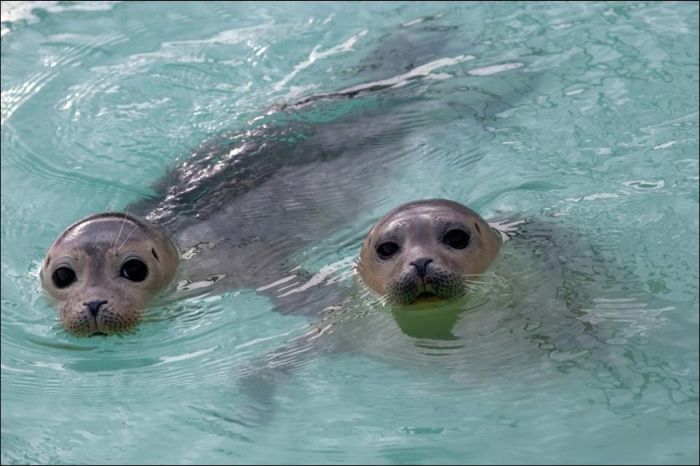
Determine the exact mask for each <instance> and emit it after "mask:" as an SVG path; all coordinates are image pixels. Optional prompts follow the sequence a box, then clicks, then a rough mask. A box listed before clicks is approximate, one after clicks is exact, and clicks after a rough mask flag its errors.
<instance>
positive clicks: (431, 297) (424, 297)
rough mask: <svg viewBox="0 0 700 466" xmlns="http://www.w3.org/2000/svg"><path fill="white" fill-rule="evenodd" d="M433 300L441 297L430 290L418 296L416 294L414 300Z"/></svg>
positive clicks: (440, 299)
mask: <svg viewBox="0 0 700 466" xmlns="http://www.w3.org/2000/svg"><path fill="white" fill-rule="evenodd" d="M433 301H442V298H441V297H440V296H438V295H436V294H435V293H433V292H431V291H424V292H422V293H421V294H419V295H418V296H416V299H415V301H414V302H433Z"/></svg>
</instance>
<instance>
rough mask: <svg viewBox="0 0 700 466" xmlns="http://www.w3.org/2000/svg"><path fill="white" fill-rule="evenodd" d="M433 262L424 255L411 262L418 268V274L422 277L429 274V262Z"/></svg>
mask: <svg viewBox="0 0 700 466" xmlns="http://www.w3.org/2000/svg"><path fill="white" fill-rule="evenodd" d="M431 262H433V260H432V259H431V258H428V257H422V258H420V259H416V260H414V261H413V262H411V265H412V266H414V267H415V268H416V272H418V276H419V277H420V278H422V279H425V275H426V274H427V270H428V264H430V263H431Z"/></svg>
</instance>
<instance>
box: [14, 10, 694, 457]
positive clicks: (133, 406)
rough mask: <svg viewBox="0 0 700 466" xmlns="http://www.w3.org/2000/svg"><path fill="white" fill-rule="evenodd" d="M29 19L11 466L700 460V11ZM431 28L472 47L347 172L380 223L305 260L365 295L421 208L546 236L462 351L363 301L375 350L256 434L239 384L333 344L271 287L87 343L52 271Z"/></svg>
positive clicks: (343, 234)
mask: <svg viewBox="0 0 700 466" xmlns="http://www.w3.org/2000/svg"><path fill="white" fill-rule="evenodd" d="M2 8H3V20H2V21H3V22H2V335H1V336H2V456H1V458H2V462H3V464H5V463H7V464H16V463H53V464H71V463H105V464H123V463H208V464H215V463H250V462H254V463H290V462H297V463H350V462H353V463H354V462H360V463H370V462H374V463H551V464H560V463H654V464H656V463H664V464H669V463H673V464H675V463H684V464H697V463H698V308H699V304H698V302H699V301H698V275H699V274H698V228H699V227H698V139H699V136H698V6H697V3H650V2H632V3H624V4H622V3H575V4H563V3H555V4H550V3H524V4H517V3H510V2H509V3H507V4H498V3H491V2H489V3H483V4H441V3H433V2H430V3H427V2H425V3H423V4H419V3H418V2H416V3H410V4H408V3H407V4H401V3H380V4H375V3H367V4H361V5H350V4H341V3H337V4H336V3H323V4H314V3H307V2H304V3H281V4H276V3H275V4H261V5H258V4H251V3H244V4H238V3H206V4H203V3H179V2H178V3H172V4H168V5H167V6H166V5H164V4H162V3H157V2H154V3H116V2H105V3H100V4H96V3H91V2H76V3H55V2H48V3H47V4H44V5H43V6H41V7H37V8H35V7H33V5H32V4H31V3H25V2H17V3H13V4H9V3H3V7H2ZM412 30H423V31H425V30H429V34H430V37H433V38H434V37H445V38H446V39H445V41H444V42H441V41H440V40H436V41H435V42H434V43H427V44H425V43H424V44H423V45H425V50H422V49H421V50H418V49H413V50H411V51H410V52H408V53H406V57H410V56H412V54H413V55H415V56H418V57H419V58H420V60H422V61H421V62H419V63H411V65H413V66H419V65H423V64H426V63H431V64H433V65H435V64H436V61H438V60H441V59H446V60H444V61H443V62H438V63H441V65H440V66H439V67H438V66H437V65H436V66H435V69H432V70H431V71H429V72H427V73H425V74H423V75H421V76H419V77H418V78H417V79H412V80H410V82H408V83H405V85H403V86H400V87H397V88H395V89H391V90H389V91H378V92H375V93H372V94H368V95H366V96H365V97H364V98H363V99H362V100H360V101H358V102H359V103H357V105H358V106H360V107H362V106H363V105H364V106H371V105H374V104H373V102H374V103H376V102H387V101H388V102H393V103H396V102H399V103H404V102H412V104H411V105H408V106H403V107H400V108H404V110H397V111H396V120H397V121H399V123H401V124H397V125H396V126H397V127H402V125H403V128H404V129H406V128H408V129H409V130H410V131H404V132H403V133H401V134H402V136H401V138H398V137H394V136H396V134H398V133H397V132H398V131H399V130H398V129H396V128H394V127H388V126H387V127H386V128H385V129H386V131H385V133H386V134H385V137H384V138H382V132H380V133H379V136H378V142H376V145H377V146H378V147H381V149H382V151H380V152H377V153H378V154H381V157H383V158H381V159H380V162H381V164H380V166H381V167H384V169H386V170H387V171H386V173H387V176H380V177H371V176H366V177H359V178H357V177H348V179H347V180H346V181H345V183H347V184H348V185H350V186H353V185H355V186H356V187H357V189H358V190H361V191H362V192H363V193H365V195H366V199H365V201H364V202H365V204H363V205H362V208H360V209H357V210H358V212H356V213H354V214H353V215H352V216H349V218H347V219H346V220H347V221H346V223H344V224H343V225H339V226H338V227H337V228H335V229H332V228H331V229H328V228H326V229H325V231H322V232H320V231H317V232H316V233H315V234H316V235H318V236H317V237H316V238H313V241H310V242H309V243H308V244H307V245H306V246H304V247H303V248H302V250H300V251H297V252H296V253H295V254H294V256H293V257H294V261H293V262H294V263H293V264H290V265H288V267H289V268H290V269H292V268H293V267H295V266H296V265H297V264H301V265H302V266H303V267H305V268H306V269H308V270H309V271H310V273H312V274H316V275H314V276H316V277H320V278H321V280H319V281H320V284H319V285H317V286H315V287H311V288H310V289H309V293H312V294H311V296H314V295H313V293H322V292H323V290H325V289H326V288H330V287H332V286H341V287H346V288H350V284H351V283H352V281H353V280H354V277H353V273H352V264H353V258H354V257H356V255H357V254H358V252H359V248H360V246H361V242H362V239H363V236H364V234H365V233H366V231H367V230H368V228H369V227H370V226H371V224H372V223H373V222H374V221H376V219H377V218H378V217H379V216H381V215H382V214H383V213H384V212H386V211H387V210H388V209H390V208H392V207H394V206H396V205H398V204H400V203H402V202H406V201H408V200H412V199H418V198H426V197H447V198H451V199H455V200H458V201H460V202H463V203H465V204H467V205H469V206H471V207H473V208H474V209H476V210H477V211H479V212H480V213H481V214H482V215H483V216H484V217H486V218H496V217H498V218H504V217H505V218H527V219H529V220H530V221H531V223H530V224H529V226H527V227H524V233H523V235H522V237H519V238H515V239H513V240H512V241H509V242H507V243H506V244H505V245H504V248H503V250H502V252H501V255H500V258H499V259H498V261H497V262H496V263H495V264H494V265H493V267H492V269H491V276H490V281H491V283H490V285H489V287H487V288H486V290H485V291H483V290H482V291H481V292H478V293H477V294H476V296H474V297H473V298H472V300H471V302H470V304H469V305H468V306H467V307H468V309H467V311H465V312H464V313H462V314H460V316H459V319H458V321H457V323H456V324H455V326H454V328H453V329H452V333H453V334H454V337H455V338H454V339H452V340H441V339H430V338H422V337H421V336H420V335H418V336H416V335H415V334H413V333H412V332H411V331H409V330H407V329H408V327H407V325H406V320H405V319H408V320H410V319H411V318H412V317H411V316H409V317H406V316H403V317H401V316H399V315H395V314H392V313H390V312H388V311H381V310H379V311H376V310H374V311H372V310H367V309H362V308H363V303H362V302H361V300H358V302H357V303H354V304H350V305H348V308H349V311H348V312H349V313H355V314H356V315H354V317H356V318H353V319H350V320H351V322H349V323H346V324H345V325H339V326H337V328H336V330H335V333H334V335H335V336H334V337H333V338H339V339H344V341H345V342H348V341H349V342H350V344H347V343H344V344H342V345H335V351H326V350H325V349H324V348H327V347H328V345H324V344H323V342H320V343H319V346H318V349H317V350H314V349H313V348H312V350H311V351H309V352H307V354H305V355H304V357H303V358H300V359H299V363H298V364H297V365H296V366H295V367H296V370H295V371H294V373H292V374H290V375H288V376H286V377H280V378H279V380H278V381H277V382H276V383H275V384H274V388H275V391H274V395H273V400H274V403H272V405H271V406H272V407H271V408H270V412H271V413H272V414H270V415H269V416H266V417H260V416H258V417H256V416H254V415H251V414H250V412H249V411H247V410H246V407H248V406H250V405H251V400H250V398H251V397H250V394H249V393H247V392H246V391H245V390H244V389H243V388H242V385H241V383H240V380H241V374H242V373H245V371H249V370H251V368H255V367H256V366H260V365H264V364H265V363H264V360H265V355H266V354H269V352H270V351H272V350H274V349H276V348H280V347H284V346H285V345H286V344H288V343H289V342H290V341H291V340H292V339H294V337H296V336H299V335H302V334H303V333H305V332H306V331H307V330H308V328H309V325H310V324H312V323H313V322H314V319H313V317H311V316H301V315H285V314H283V313H280V312H275V311H273V310H272V307H273V305H272V302H271V300H270V297H269V295H266V294H265V293H264V292H256V291H255V290H253V289H236V290H231V291H228V292H226V293H223V294H204V295H201V296H198V297H194V298H189V299H185V300H181V301H178V302H175V303H170V304H167V305H164V306H157V307H155V308H154V309H152V310H151V311H150V312H149V316H148V317H147V319H146V322H144V323H143V325H142V326H141V327H140V328H139V330H138V331H137V332H136V333H134V334H132V335H128V336H123V337H109V338H90V339H78V338H74V337H71V336H70V335H68V334H67V333H65V332H64V331H63V330H62V329H61V327H60V325H59V324H58V322H57V318H56V311H55V309H54V308H53V307H52V306H51V305H50V303H49V302H48V301H47V300H46V298H45V297H44V296H43V294H42V292H41V289H40V288H39V284H38V270H39V267H40V265H41V260H42V258H43V255H44V254H45V252H46V249H47V248H48V246H49V245H50V243H51V241H52V240H53V239H54V238H55V236H56V235H57V234H58V233H59V232H60V231H61V230H62V229H63V228H65V227H66V226H67V225H68V224H70V223H71V222H73V221H75V220H76V219H78V218H80V217H81V216H84V215H87V214H89V213H92V212H98V211H105V210H120V209H123V208H124V207H125V206H127V205H128V204H129V203H130V202H134V201H137V200H139V199H142V198H144V197H146V196H148V195H150V194H151V193H152V190H151V185H152V183H153V182H154V181H155V180H157V179H158V178H159V177H160V176H161V175H162V174H164V173H165V172H166V170H167V169H168V168H169V167H171V166H173V165H175V164H177V163H178V162H179V161H180V162H181V161H182V160H184V158H185V157H187V155H188V151H190V150H191V149H192V148H194V147H196V146H197V144H199V143H200V142H201V141H202V140H205V139H207V138H209V137H211V136H213V135H216V134H218V133H220V132H222V131H227V130H236V129H237V128H245V127H246V125H247V124H248V123H249V122H250V121H251V120H254V119H255V118H257V117H259V116H260V115H263V114H265V112H266V111H268V110H269V109H270V108H273V107H274V106H275V105H279V104H281V103H289V102H294V101H295V100H298V99H300V98H303V97H305V96H309V95H314V94H319V93H326V92H332V91H335V90H338V89H345V88H348V87H351V86H355V85H359V84H362V83H367V82H376V81H377V80H382V79H387V78H391V77H393V76H397V75H401V73H405V72H406V70H407V69H408V68H406V67H404V68H403V69H402V68H401V66H402V65H403V64H402V63H401V61H402V60H403V58H402V57H403V55H402V53H403V52H402V51H401V49H400V48H396V47H391V46H386V45H383V44H387V38H391V37H393V36H392V35H393V34H395V33H396V31H412ZM426 34H427V33H426ZM398 44H399V45H400V44H401V43H400V42H398ZM375 50H379V51H380V52H381V51H383V52H382V53H385V54H387V55H388V56H389V57H386V56H379V58H377V55H376V54H374V51H375ZM373 54H374V55H373ZM368 57H369V58H368ZM372 57H374V58H372ZM391 63H398V64H399V67H398V69H391V67H390V66H388V65H387V66H386V67H385V68H383V66H384V65H386V64H391ZM368 64H369V65H368ZM388 95H390V96H391V99H389V98H388V97H387V96H388ZM314 105H315V104H313V103H312V104H311V105H310V106H309V107H307V108H306V109H300V114H302V113H301V112H303V111H307V110H309V108H310V111H311V112H312V115H314V118H320V119H323V118H326V119H328V120H331V119H333V118H339V117H338V116H337V114H338V113H341V114H342V112H346V111H348V110H347V109H345V107H344V105H345V103H344V102H341V101H339V102H334V101H331V102H324V103H319V104H318V105H319V106H322V108H323V111H322V112H318V113H317V114H314V113H313V111H314ZM318 108H321V107H318ZM392 108H393V104H392V107H391V108H385V109H384V113H385V114H389V115H391V112H392V111H393V110H392ZM397 108H399V107H398V106H397ZM334 112H335V113H334ZM319 115H320V116H319ZM341 116H342V115H341ZM361 116H362V114H360V117H359V118H358V121H360V122H361ZM373 167H374V166H373ZM374 168H376V167H374ZM377 178H380V179H377ZM344 186H345V185H344ZM329 202H331V201H329ZM333 202H341V201H339V200H333ZM333 205H335V204H333ZM305 244H306V243H305ZM402 319H403V320H402ZM338 335H340V336H338Z"/></svg>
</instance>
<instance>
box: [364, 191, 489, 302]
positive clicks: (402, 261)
mask: <svg viewBox="0 0 700 466" xmlns="http://www.w3.org/2000/svg"><path fill="white" fill-rule="evenodd" d="M500 247H501V237H500V235H499V234H498V233H497V232H495V231H494V230H493V229H492V228H491V227H490V226H489V224H488V223H486V221H485V220H484V219H483V218H481V217H480V216H479V214H477V213H476V212H474V211H473V210H471V209H469V208H468V207H465V206H463V205H462V204H459V203H457V202H454V201H449V200H444V199H429V200H422V201H416V202H411V203H408V204H404V205H402V206H399V207H397V208H395V209H393V210H392V211H390V212H389V213H387V214H386V215H385V216H384V217H382V218H381V219H380V220H379V221H378V222H377V223H376V224H375V225H374V226H373V227H372V229H371V230H370V231H369V233H368V234H367V238H366V239H365V241H364V244H363V246H362V251H361V252H360V260H359V262H358V266H357V269H358V272H359V274H360V277H361V278H362V280H363V281H364V283H365V284H366V285H367V286H369V287H370V288H371V289H372V290H374V291H375V292H377V293H379V294H380V295H381V296H383V297H385V298H386V300H387V301H388V302H390V303H393V304H399V305H408V304H412V303H414V302H417V301H429V300H446V299H452V298H456V297H459V296H462V295H464V294H465V293H466V291H467V290H468V288H469V282H470V280H473V279H474V278H476V276H477V275H478V274H480V273H482V272H484V271H485V270H486V269H487V268H488V266H489V265H490V264H491V262H493V260H494V259H495V258H496V255H497V254H498V250H499V249H500Z"/></svg>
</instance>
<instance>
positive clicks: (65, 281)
mask: <svg viewBox="0 0 700 466" xmlns="http://www.w3.org/2000/svg"><path fill="white" fill-rule="evenodd" d="M75 278H76V277H75V272H73V269H70V268H68V267H59V268H57V269H56V270H54V271H53V275H51V279H52V280H53V284H54V285H56V288H66V287H68V286H70V285H71V284H72V283H73V282H74V281H75Z"/></svg>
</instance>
